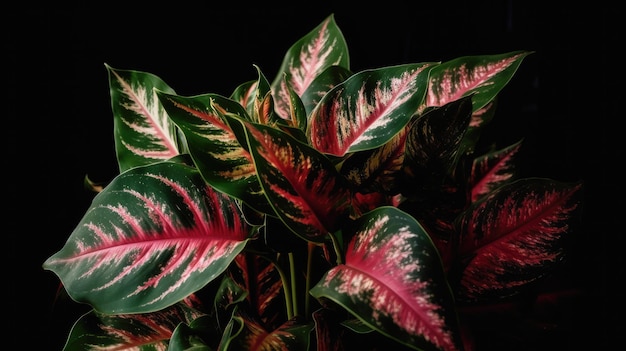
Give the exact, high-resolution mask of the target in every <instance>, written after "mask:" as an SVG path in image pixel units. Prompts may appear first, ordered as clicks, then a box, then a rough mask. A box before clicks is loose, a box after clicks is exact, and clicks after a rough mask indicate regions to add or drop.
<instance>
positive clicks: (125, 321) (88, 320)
mask: <svg viewBox="0 0 626 351" xmlns="http://www.w3.org/2000/svg"><path fill="white" fill-rule="evenodd" d="M202 315H203V314H202V313H200V312H198V311H195V310H193V309H192V308H190V307H189V306H187V305H185V304H184V303H178V304H176V305H173V306H171V307H168V308H166V309H163V310H161V311H158V312H152V313H144V314H118V315H106V314H102V313H98V312H95V311H91V312H88V313H87V314H85V315H83V316H82V317H81V318H80V319H79V320H78V321H77V322H76V323H75V325H74V326H73V327H72V331H71V332H70V336H69V338H68V340H67V345H65V348H64V349H63V350H64V351H131V350H133V351H153V350H167V349H168V348H167V347H168V344H169V338H170V337H171V336H172V334H173V332H174V330H175V328H176V327H177V326H178V325H179V324H180V323H187V324H188V323H190V322H192V321H193V320H195V319H196V318H199V317H201V316H202Z"/></svg>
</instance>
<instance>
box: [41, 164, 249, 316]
mask: <svg viewBox="0 0 626 351" xmlns="http://www.w3.org/2000/svg"><path fill="white" fill-rule="evenodd" d="M131 184H132V186H130V185H131ZM249 231H250V228H249V226H248V224H247V223H246V222H245V221H244V220H243V218H242V215H241V212H240V210H239V207H238V206H237V204H236V203H235V202H234V201H233V200H232V199H231V198H229V197H227V196H226V195H223V194H221V193H218V192H216V191H215V190H214V189H213V188H211V187H210V186H208V185H206V183H204V181H203V179H202V178H201V177H200V174H199V173H198V172H197V171H196V170H195V169H194V168H192V167H189V166H187V165H184V164H180V163H174V162H163V163H157V164H154V165H151V166H143V167H136V168H134V169H131V170H129V171H126V172H124V173H122V174H120V175H119V176H118V177H116V178H115V179H114V180H113V181H112V182H111V184H109V185H108V186H107V187H106V188H105V189H104V190H103V191H102V192H100V193H99V194H98V195H97V196H96V197H95V198H94V200H93V203H92V205H91V207H90V209H89V210H88V212H87V213H86V214H85V216H84V217H83V219H82V220H81V221H80V223H79V224H78V226H77V227H76V229H75V230H74V231H73V232H72V234H71V235H70V237H69V239H68V241H67V242H66V244H65V245H64V246H63V248H62V249H61V250H60V251H59V252H57V253H56V254H54V255H53V256H51V257H50V258H48V260H46V262H45V263H44V268H45V269H48V270H51V271H53V272H55V273H56V274H57V275H58V276H59V278H60V279H61V281H62V282H63V285H64V286H65V288H66V289H67V292H68V294H69V295H70V296H71V297H72V298H73V299H74V300H76V301H79V302H86V303H89V304H90V305H92V306H93V307H94V309H96V310H97V311H99V312H104V313H140V312H151V311H156V310H158V309H161V308H165V307H168V306H170V305H172V304H174V303H176V302H178V301H180V300H182V299H184V298H185V297H187V296H188V295H190V294H191V293H193V292H195V291H197V290H199V289H200V288H202V287H203V286H204V285H206V284H207V283H208V282H210V281H211V280H213V279H214V278H215V277H217V276H218V275H220V274H221V273H222V272H223V271H224V270H225V269H226V267H227V266H228V265H229V264H230V262H231V261H232V260H233V259H234V258H235V256H236V255H237V254H238V253H239V252H240V251H241V250H242V249H243V247H244V245H245V243H246V242H247V238H248V235H249Z"/></svg>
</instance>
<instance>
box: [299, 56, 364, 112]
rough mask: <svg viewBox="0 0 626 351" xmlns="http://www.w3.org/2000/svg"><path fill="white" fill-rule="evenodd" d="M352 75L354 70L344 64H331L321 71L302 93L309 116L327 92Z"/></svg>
mask: <svg viewBox="0 0 626 351" xmlns="http://www.w3.org/2000/svg"><path fill="white" fill-rule="evenodd" d="M351 75H352V72H351V71H350V70H348V69H347V68H345V67H342V66H330V67H328V68H327V69H326V70H324V71H323V72H322V73H320V74H319V75H318V76H317V77H316V78H315V79H314V80H313V81H312V82H311V84H310V85H309V87H308V88H307V89H306V90H305V91H304V93H302V96H301V98H302V103H303V104H304V109H305V110H306V115H307V116H309V115H310V114H311V112H312V111H313V109H314V108H315V106H317V104H318V103H319V102H320V100H321V99H322V97H324V95H326V93H328V92H329V91H330V90H331V89H332V88H334V87H335V86H336V85H338V84H339V83H341V82H343V81H344V80H346V79H348V78H349V77H350V76H351Z"/></svg>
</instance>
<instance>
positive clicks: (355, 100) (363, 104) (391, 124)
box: [308, 64, 431, 156]
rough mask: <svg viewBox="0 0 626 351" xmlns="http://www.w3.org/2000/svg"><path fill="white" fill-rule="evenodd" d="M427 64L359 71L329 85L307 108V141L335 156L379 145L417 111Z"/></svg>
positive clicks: (425, 79)
mask: <svg viewBox="0 0 626 351" xmlns="http://www.w3.org/2000/svg"><path fill="white" fill-rule="evenodd" d="M430 66H431V64H407V65H399V66H392V67H384V68H379V69H373V70H368V71H363V72H360V73H357V74H355V75H353V76H352V77H350V78H348V79H347V80H346V81H344V82H343V83H341V84H339V85H337V86H335V87H334V88H333V89H332V90H330V91H329V92H328V93H327V94H326V95H324V97H323V98H322V99H321V101H320V102H319V104H318V106H317V107H316V108H315V109H314V110H313V111H312V112H311V116H310V121H309V122H310V124H309V130H308V135H309V138H310V142H311V145H312V146H313V147H315V148H316V149H317V150H319V151H321V152H323V153H327V154H331V155H335V156H343V155H345V154H346V153H348V152H355V151H361V150H368V149H374V148H377V147H379V146H382V145H384V144H385V143H386V142H387V141H389V140H390V139H391V138H393V137H394V136H395V135H396V134H397V133H398V132H400V131H401V130H402V129H403V128H404V127H405V126H406V125H407V123H408V122H409V120H410V119H411V116H412V115H413V114H414V113H415V111H416V110H417V107H418V106H419V104H420V102H421V101H422V99H423V97H424V94H425V92H426V82H427V78H428V68H430Z"/></svg>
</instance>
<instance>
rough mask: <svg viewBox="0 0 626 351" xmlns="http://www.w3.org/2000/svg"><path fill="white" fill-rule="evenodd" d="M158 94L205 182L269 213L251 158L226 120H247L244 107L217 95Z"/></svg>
mask: <svg viewBox="0 0 626 351" xmlns="http://www.w3.org/2000/svg"><path fill="white" fill-rule="evenodd" d="M157 95H158V97H159V99H160V100H161V104H162V105H163V106H164V108H165V109H166V110H167V111H168V113H169V115H170V117H171V119H172V120H173V121H174V122H175V123H176V125H177V126H178V127H179V128H180V130H181V131H182V133H183V134H184V135H185V138H186V140H187V142H188V144H189V152H190V154H191V156H192V157H193V160H194V163H195V165H196V166H197V167H198V169H199V170H200V173H201V174H202V176H203V177H204V179H206V181H207V182H208V183H209V184H211V186H213V187H215V188H216V189H218V190H220V191H222V192H224V193H226V194H229V195H231V196H233V197H235V198H237V199H240V200H242V201H243V202H245V203H246V204H248V205H249V206H251V207H252V208H255V209H257V210H260V211H265V212H267V211H268V208H269V206H268V205H267V201H266V200H265V197H264V195H263V192H262V190H261V185H260V184H259V182H258V180H257V177H256V170H255V169H254V163H253V162H252V157H251V156H250V153H249V152H248V151H247V150H246V149H245V148H244V147H243V146H242V145H241V144H240V142H239V140H238V138H237V135H236V132H235V131H233V129H232V128H231V125H230V123H229V120H228V119H227V118H226V117H225V115H227V114H228V115H232V116H237V117H239V118H244V119H247V118H248V115H247V113H246V111H245V110H244V108H243V107H242V106H241V105H240V104H239V103H238V102H236V101H233V100H231V99H227V98H225V97H222V96H220V95H217V94H204V95H199V96H193V97H183V96H178V95H171V94H166V93H164V92H157ZM233 118H234V117H233ZM236 123H237V125H238V122H236ZM241 138H244V136H241Z"/></svg>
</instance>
